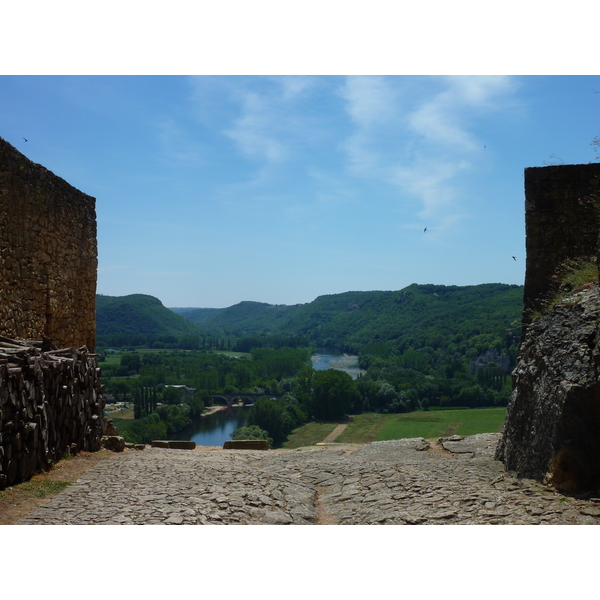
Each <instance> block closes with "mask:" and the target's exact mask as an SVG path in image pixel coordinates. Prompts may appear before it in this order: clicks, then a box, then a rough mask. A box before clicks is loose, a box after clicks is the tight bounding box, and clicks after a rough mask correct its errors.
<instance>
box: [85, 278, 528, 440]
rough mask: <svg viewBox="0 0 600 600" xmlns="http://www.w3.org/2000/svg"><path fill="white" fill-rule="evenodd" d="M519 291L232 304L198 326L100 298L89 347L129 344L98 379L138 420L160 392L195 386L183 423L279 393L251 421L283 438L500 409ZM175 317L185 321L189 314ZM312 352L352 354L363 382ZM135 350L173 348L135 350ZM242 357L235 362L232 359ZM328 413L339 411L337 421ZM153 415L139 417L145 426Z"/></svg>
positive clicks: (507, 387)
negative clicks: (318, 366) (214, 404)
mask: <svg viewBox="0 0 600 600" xmlns="http://www.w3.org/2000/svg"><path fill="white" fill-rule="evenodd" d="M522 295H523V288H522V287H521V286H515V285H504V284H484V285H478V286H463V287H459V286H440V285H416V284H414V285H410V286H408V287H407V288H405V289H403V290H400V291H395V292H346V293H344V294H333V295H326V296H320V297H319V298H317V299H316V300H314V301H313V302H310V303H307V304H303V305H296V306H275V305H270V304H264V303H259V302H241V303H240V304H236V305H235V306H232V307H229V308H225V309H219V310H216V312H214V313H213V315H212V316H210V314H209V313H208V312H207V311H209V310H210V309H200V310H201V311H204V312H203V314H202V316H201V319H200V323H199V324H198V325H196V324H193V323H191V322H190V321H187V320H186V319H184V318H183V317H182V316H181V315H178V314H175V312H173V311H171V310H168V309H166V308H165V307H164V306H163V305H162V303H161V302H160V301H159V300H158V299H156V298H153V297H151V296H144V295H140V294H136V295H133V296H125V297H123V298H112V297H106V296H99V297H98V308H97V315H98V340H99V342H98V344H99V346H100V347H104V348H106V347H113V348H114V347H123V346H128V347H130V349H129V350H128V351H127V352H131V353H132V354H124V355H123V356H122V357H121V359H120V361H119V363H118V364H116V363H114V362H113V360H114V355H113V356H111V358H110V362H105V363H103V373H104V376H105V377H106V385H107V390H109V391H110V393H113V394H115V395H117V394H118V393H120V394H129V395H130V396H134V397H136V398H137V403H138V405H139V406H138V415H139V416H143V415H144V414H146V413H148V412H150V413H152V412H153V411H154V408H153V406H154V405H153V402H154V400H153V399H154V398H155V396H156V398H157V399H158V401H159V402H161V401H162V403H163V404H164V403H165V397H164V396H165V394H166V393H167V391H166V390H165V389H162V388H161V387H160V386H163V387H164V386H165V385H174V384H177V385H186V386H189V387H190V388H193V389H195V390H196V392H195V394H196V396H197V398H196V396H194V398H193V399H192V400H190V399H188V400H186V402H185V403H183V405H182V408H181V409H177V410H180V412H181V411H183V412H181V415H184V413H185V414H187V415H188V416H189V415H192V414H195V412H197V411H198V410H200V406H201V405H204V404H205V403H206V402H208V400H209V398H210V394H211V393H214V392H215V391H223V390H225V391H227V390H228V393H231V392H232V391H244V390H245V391H248V392H252V393H261V394H262V393H265V394H281V395H282V397H281V398H279V399H273V398H264V399H261V400H260V401H257V404H256V407H255V409H254V412H253V413H252V415H253V416H252V422H251V423H250V421H249V424H251V425H257V426H259V427H261V428H262V429H264V430H265V431H267V432H268V433H269V436H270V437H271V438H272V439H273V440H274V441H279V442H280V441H282V440H283V438H284V437H285V435H286V432H289V431H290V430H291V427H292V426H298V424H300V423H301V422H304V421H305V420H306V419H308V420H310V419H336V418H341V416H342V415H343V414H359V413H361V412H381V413H386V412H409V411H414V410H421V409H425V410H436V409H439V408H445V407H451V406H452V407H481V406H505V405H506V404H507V402H508V398H509V396H510V392H511V379H510V372H511V370H512V367H513V366H514V364H515V362H516V354H517V347H518V344H519V335H520V331H521V309H522ZM180 310H181V311H182V313H183V314H185V315H186V316H188V317H189V316H191V315H194V313H195V312H196V311H194V310H190V309H180ZM200 314H201V313H197V314H196V317H198V315H200ZM119 341H120V342H122V343H119ZM103 344H104V345H103ZM318 346H330V347H334V348H338V349H340V350H343V351H345V352H350V353H354V354H358V356H359V365H360V367H361V369H362V370H363V374H362V376H360V377H359V378H358V379H357V380H355V381H354V380H352V378H351V377H350V376H349V375H348V374H347V373H344V372H342V371H335V370H333V369H330V370H328V371H315V370H313V369H312V368H311V366H310V359H309V356H310V349H311V348H314V347H318ZM135 347H138V348H140V347H146V348H148V347H150V348H153V349H160V348H163V349H170V352H169V353H156V352H150V351H146V352H140V353H137V351H136V350H135ZM178 349H179V350H178ZM181 350H192V352H182V351H181ZM212 350H218V351H223V350H231V351H234V352H221V353H219V354H215V353H214V352H212ZM242 352H243V353H247V354H246V355H245V357H243V358H242V357H241V356H240V355H239V354H236V353H242ZM167 389H168V388H167ZM128 390H129V391H128ZM186 403H187V404H186ZM167 404H170V401H169V402H167ZM196 405H197V406H196ZM139 407H142V408H139ZM336 407H337V408H336ZM326 408H327V410H329V409H333V408H336V412H335V414H333V413H330V412H327V410H325V409H326ZM164 410H166V409H164ZM169 410H170V411H172V412H173V413H174V414H175V412H176V409H175V408H173V407H170V408H169ZM186 411H187V412H186ZM159 412H160V411H159ZM338 413H339V414H338ZM178 414H179V413H178ZM181 415H180V416H181ZM175 416H177V415H175ZM184 416H185V415H184ZM276 416H277V418H275V417H276ZM159 417H160V415H158V416H156V415H153V414H148V415H147V416H146V417H143V419H142V420H151V421H152V422H151V423H150V421H149V423H148V424H147V425H148V427H150V426H152V427H154V426H156V425H157V423H156V420H157V419H158V418H159ZM160 418H161V419H162V417H160ZM165 418H166V417H165ZM169 418H170V417H169ZM182 418H183V417H182ZM159 420H160V419H159ZM167 420H168V419H167ZM169 422H170V421H169ZM275 422H277V423H279V425H277V426H276V425H274V423H275ZM163 425H164V424H163ZM148 435H150V434H148Z"/></svg>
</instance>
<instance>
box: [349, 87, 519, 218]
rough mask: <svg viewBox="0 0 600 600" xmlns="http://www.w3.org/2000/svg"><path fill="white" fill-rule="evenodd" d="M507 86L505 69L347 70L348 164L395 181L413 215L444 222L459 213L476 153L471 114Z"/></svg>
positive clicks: (487, 107)
mask: <svg viewBox="0 0 600 600" xmlns="http://www.w3.org/2000/svg"><path fill="white" fill-rule="evenodd" d="M513 90H514V84H513V81H512V80H511V79H510V78H508V77H487V76H486V77H479V76H473V77H471V76H458V77H395V76H394V77H385V78H382V77H349V78H348V79H347V80H346V83H345V85H344V87H343V90H342V96H343V98H344V99H345V101H346V111H347V114H348V117H349V119H350V121H351V122H352V124H353V129H352V131H351V132H350V133H349V134H348V135H347V137H346V140H345V142H344V145H343V147H344V150H345V152H346V156H347V165H348V168H349V170H350V172H352V173H353V174H354V175H356V176H359V177H362V178H372V179H379V180H382V181H387V182H388V183H389V184H391V185H394V186H396V187H397V188H398V190H399V192H400V200H399V202H403V203H404V205H405V206H407V207H409V208H412V210H414V215H415V217H416V218H418V219H427V220H428V221H430V220H437V221H438V223H439V226H440V228H441V227H442V226H450V224H454V223H456V222H457V220H458V215H462V214H463V213H464V207H463V206H461V203H462V202H464V201H465V198H464V197H463V196H462V192H461V175H462V174H463V173H464V172H465V171H467V170H469V169H471V168H473V167H474V166H475V165H477V162H478V160H480V157H481V155H482V150H483V146H484V144H483V142H482V141H481V139H480V138H479V137H478V135H477V125H478V123H477V118H478V117H479V116H480V115H484V114H489V113H490V112H491V111H496V110H499V109H504V108H505V107H506V106H507V105H509V102H508V100H509V99H510V95H511V93H512V92H513Z"/></svg>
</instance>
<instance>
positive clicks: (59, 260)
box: [0, 138, 97, 351]
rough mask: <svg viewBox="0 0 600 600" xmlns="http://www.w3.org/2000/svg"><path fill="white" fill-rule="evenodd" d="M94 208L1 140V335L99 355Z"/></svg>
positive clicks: (85, 197)
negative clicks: (72, 347)
mask: <svg viewBox="0 0 600 600" xmlns="http://www.w3.org/2000/svg"><path fill="white" fill-rule="evenodd" d="M95 203H96V201H95V199H94V198H92V197H91V196H88V195H86V194H84V193H82V192H80V191H79V190H77V189H75V188H74V187H72V186H71V185H69V184H68V183H67V182H66V181H64V180H63V179H61V178H60V177H57V176H56V175H54V174H53V173H51V172H50V171H48V169H46V168H44V167H42V166H41V165H38V164H35V163H33V162H32V161H30V160H29V159H28V158H27V157H25V156H24V155H23V154H21V153H20V152H19V151H18V150H16V149H15V148H14V147H13V146H11V145H10V144H9V143H8V142H6V141H5V140H3V139H2V138H0V335H5V336H9V337H13V338H23V339H42V338H50V339H51V341H52V342H53V343H54V344H56V345H57V346H59V347H63V346H65V347H66V346H74V347H81V346H83V345H85V346H87V348H88V349H89V350H91V351H93V349H94V347H95V344H96V339H95V336H96V334H95V332H96V324H95V321H96V314H95V297H96V275H97V244H96V210H95Z"/></svg>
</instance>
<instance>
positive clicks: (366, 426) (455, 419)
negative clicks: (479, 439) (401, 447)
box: [283, 407, 506, 449]
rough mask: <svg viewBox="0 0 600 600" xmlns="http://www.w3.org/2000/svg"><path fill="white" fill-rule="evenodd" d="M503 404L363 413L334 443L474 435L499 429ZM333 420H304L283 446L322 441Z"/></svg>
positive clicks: (503, 415)
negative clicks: (325, 421)
mask: <svg viewBox="0 0 600 600" xmlns="http://www.w3.org/2000/svg"><path fill="white" fill-rule="evenodd" d="M505 415H506V408H504V407H503V408H471V409H467V410H440V411H417V412H411V413H400V414H391V415H390V414H388V415H384V414H378V413H365V414H362V415H356V416H355V417H353V420H352V422H351V423H350V424H349V425H348V427H346V429H345V430H344V432H343V433H342V434H341V435H340V436H339V437H338V438H337V439H336V440H335V441H336V442H337V443H346V444H368V443H369V442H379V441H384V440H399V439H402V438H414V437H423V438H425V439H432V438H439V437H450V436H451V435H454V434H457V435H474V434H476V433H494V432H499V431H501V430H502V425H503V424H504V417H505ZM336 425H337V423H307V424H306V425H304V426H302V427H299V428H298V429H296V430H295V431H294V432H292V434H291V435H290V436H289V437H288V441H287V442H286V443H285V444H284V445H283V447H284V448H288V449H292V448H298V447H300V446H313V445H314V444H317V443H318V442H322V441H323V440H324V439H325V438H326V437H327V435H329V434H330V433H331V432H332V431H333V429H334V428H335V426H336Z"/></svg>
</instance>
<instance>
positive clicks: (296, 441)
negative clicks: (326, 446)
mask: <svg viewBox="0 0 600 600" xmlns="http://www.w3.org/2000/svg"><path fill="white" fill-rule="evenodd" d="M337 426H338V423H316V422H312V423H306V425H302V427H298V429H294V431H292V433H291V434H290V435H289V436H288V441H287V442H285V444H283V446H282V448H286V449H288V450H292V449H294V448H300V447H301V446H314V445H315V444H318V443H319V442H322V441H323V440H324V439H325V438H326V437H327V436H328V435H329V434H330V433H331V432H332V431H333V430H334V429H335V428H336V427H337Z"/></svg>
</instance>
